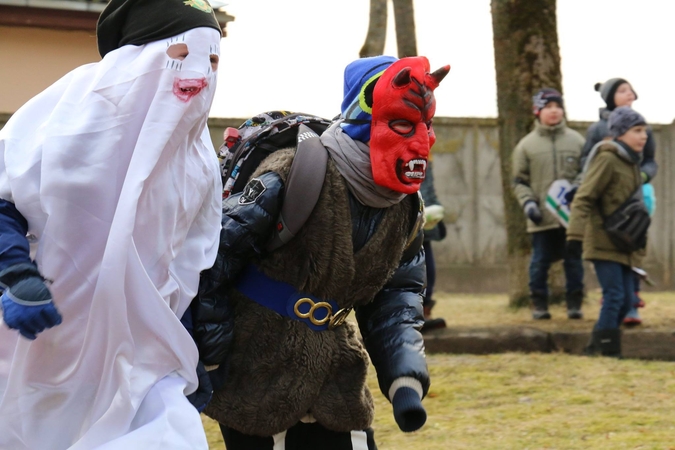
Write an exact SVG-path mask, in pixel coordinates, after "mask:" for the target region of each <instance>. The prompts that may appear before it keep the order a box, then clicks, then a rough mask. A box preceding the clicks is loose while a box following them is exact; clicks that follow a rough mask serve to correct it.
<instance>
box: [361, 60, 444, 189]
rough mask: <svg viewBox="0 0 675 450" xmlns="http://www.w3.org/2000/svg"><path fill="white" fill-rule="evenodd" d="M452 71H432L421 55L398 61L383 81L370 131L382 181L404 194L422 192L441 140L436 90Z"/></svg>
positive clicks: (375, 95)
mask: <svg viewBox="0 0 675 450" xmlns="http://www.w3.org/2000/svg"><path fill="white" fill-rule="evenodd" d="M449 71H450V66H443V67H441V68H440V69H438V70H437V71H435V72H433V73H429V61H428V60H427V58H425V57H424V56H415V57H411V58H402V59H399V60H398V61H396V62H394V63H393V64H392V65H391V66H389V68H387V70H385V71H384V73H383V74H382V76H381V77H380V79H379V80H378V81H377V84H376V85H375V89H374V91H373V109H372V111H373V112H372V125H371V131H370V161H371V164H372V170H373V179H374V181H375V183H376V184H378V185H380V186H384V187H387V188H389V189H391V190H393V191H396V192H401V193H404V194H414V193H415V192H417V191H418V190H419V187H420V184H422V181H424V177H425V176H426V167H427V160H428V158H429V149H431V146H432V145H434V142H435V141H436V135H435V134H434V131H433V128H432V127H431V120H432V118H433V117H434V113H435V112H436V100H435V98H434V92H433V91H434V89H436V88H437V87H438V84H439V83H440V82H441V80H442V79H443V78H444V77H445V76H446V75H447V74H448V72H449Z"/></svg>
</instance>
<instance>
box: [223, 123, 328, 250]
mask: <svg viewBox="0 0 675 450" xmlns="http://www.w3.org/2000/svg"><path fill="white" fill-rule="evenodd" d="M330 124H331V121H330V120H328V119H324V118H323V117H318V116H314V115H311V114H303V113H292V112H288V111H269V112H265V113H261V114H258V115H256V116H254V117H251V118H250V119H248V120H246V121H245V122H244V123H243V124H241V125H240V126H239V127H238V128H227V129H226V130H225V136H224V137H225V142H224V143H223V145H222V146H221V147H220V151H219V158H220V160H221V170H222V175H223V200H225V199H226V198H227V197H229V196H230V195H232V194H236V193H239V192H241V191H242V190H243V189H244V187H245V186H246V184H247V183H248V181H249V178H250V177H251V175H252V174H253V172H254V171H255V169H256V168H257V167H258V165H260V163H261V162H262V161H263V160H264V159H265V158H267V157H268V156H269V155H271V154H272V153H274V152H276V151H277V150H281V149H284V148H289V147H296V148H297V150H296V153H295V157H294V158H293V162H292V164H291V169H290V173H289V175H288V179H287V180H286V189H285V191H284V202H283V205H282V208H281V213H280V214H279V218H278V219H277V226H276V228H275V233H274V236H273V238H272V240H271V241H270V243H269V244H268V247H267V249H268V250H274V249H277V248H279V247H281V246H282V245H283V244H285V243H286V242H288V241H290V240H291V239H292V238H293V236H295V234H296V233H297V232H298V231H299V230H300V228H302V226H303V225H304V223H305V222H306V221H307V218H308V217H309V215H310V214H311V213H312V210H313V209H314V206H315V205H316V202H317V200H318V199H319V194H320V193H321V188H322V186H323V182H324V179H325V176H326V164H327V162H328V152H327V151H326V149H325V147H324V146H323V144H321V141H320V139H319V136H320V135H321V133H323V132H324V131H325V130H326V128H328V127H329V126H330Z"/></svg>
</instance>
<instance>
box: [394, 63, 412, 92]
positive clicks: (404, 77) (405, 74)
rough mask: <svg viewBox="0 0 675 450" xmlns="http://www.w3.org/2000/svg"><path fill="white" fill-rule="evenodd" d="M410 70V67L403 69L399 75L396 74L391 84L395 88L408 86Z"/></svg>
mask: <svg viewBox="0 0 675 450" xmlns="http://www.w3.org/2000/svg"><path fill="white" fill-rule="evenodd" d="M411 71H412V69H411V68H410V67H404V68H403V69H401V71H400V72H399V73H397V74H396V76H395V77H394V79H393V80H392V82H391V84H392V85H393V86H394V87H395V88H402V87H405V86H407V85H408V84H410V72H411Z"/></svg>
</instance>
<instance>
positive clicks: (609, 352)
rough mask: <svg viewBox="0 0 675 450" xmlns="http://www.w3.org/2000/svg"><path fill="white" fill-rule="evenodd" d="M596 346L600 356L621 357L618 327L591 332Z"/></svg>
mask: <svg viewBox="0 0 675 450" xmlns="http://www.w3.org/2000/svg"><path fill="white" fill-rule="evenodd" d="M593 339H595V341H596V343H597V346H598V347H599V348H600V354H602V356H609V357H612V358H621V330H620V329H618V328H614V329H609V330H597V331H594V332H593Z"/></svg>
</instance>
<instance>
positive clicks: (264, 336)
mask: <svg viewBox="0 0 675 450" xmlns="http://www.w3.org/2000/svg"><path fill="white" fill-rule="evenodd" d="M293 155H294V150H291V149H289V150H281V151H277V152H276V153H274V154H273V155H271V156H270V157H268V158H267V159H266V160H265V161H263V163H262V164H261V166H260V167H259V168H258V170H257V172H256V173H255V174H254V175H253V177H254V178H256V177H257V178H258V180H259V181H260V182H262V184H263V185H264V189H258V190H257V192H258V193H259V194H256V195H254V196H252V195H247V194H245V197H246V198H244V200H243V201H241V199H242V196H241V194H239V195H235V196H231V197H229V198H228V199H227V200H226V202H225V204H224V209H223V232H222V234H221V242H220V248H219V255H218V257H217V259H216V264H215V265H214V267H213V269H212V270H211V271H209V272H208V273H205V274H203V282H202V285H201V286H200V295H199V297H198V298H197V299H196V301H195V303H194V305H195V309H194V310H193V312H194V313H195V321H196V329H195V332H196V335H197V340H198V343H199V344H198V345H199V349H200V357H201V358H202V359H203V360H204V361H205V363H206V364H207V365H211V364H223V363H226V366H227V368H228V369H227V371H226V372H227V373H226V374H225V377H224V384H223V385H222V387H221V388H220V389H216V391H215V392H214V396H213V400H212V401H211V403H210V404H209V406H208V408H207V409H206V411H205V412H206V414H207V415H209V416H211V417H212V418H214V419H215V420H217V421H219V422H220V423H221V424H224V425H225V426H227V427H230V428H234V429H236V430H238V431H240V432H243V433H246V434H252V435H261V436H271V435H274V434H276V433H279V432H281V431H283V430H286V429H288V428H289V427H291V426H293V425H295V424H296V423H297V422H298V421H299V420H300V419H301V418H302V417H303V416H305V415H307V414H308V413H311V414H312V416H313V417H314V419H316V420H317V421H318V422H319V423H321V424H322V425H323V426H325V427H326V428H328V429H331V430H334V431H343V432H344V431H350V430H360V429H364V428H367V427H369V426H370V425H371V423H372V419H373V403H372V397H371V395H370V392H369V390H368V388H367V386H366V373H367V367H368V355H370V359H371V361H372V362H373V365H374V366H375V369H376V371H377V375H378V381H379V384H380V389H381V390H382V393H383V394H384V395H385V396H386V397H387V398H389V396H390V393H389V389H390V387H391V386H392V383H393V382H394V380H397V379H401V378H413V379H415V380H418V382H419V383H420V384H421V386H422V390H423V394H426V392H427V390H428V387H429V375H428V372H427V367H426V361H425V357H424V341H423V339H422V336H421V334H420V332H419V331H418V330H419V328H420V327H421V326H422V324H423V314H422V300H421V296H420V294H421V292H422V291H423V289H424V285H425V267H424V252H423V250H422V249H421V239H418V240H417V243H416V244H415V245H416V246H418V247H416V248H419V250H417V251H414V252H412V253H408V252H406V255H408V254H410V255H413V256H410V257H409V258H405V259H406V260H402V255H403V251H404V247H405V246H406V244H407V241H408V237H409V236H410V234H411V224H412V223H413V222H414V221H413V220H411V218H412V217H416V215H417V212H418V210H419V200H418V199H417V197H416V196H408V197H406V198H405V199H404V200H403V201H402V202H400V203H399V204H396V205H394V206H391V207H388V208H384V209H375V208H369V207H365V206H363V205H360V204H358V203H357V202H356V201H355V200H353V198H352V199H351V200H350V197H351V196H350V194H349V193H348V189H347V186H346V182H345V180H344V178H343V177H342V176H341V175H340V174H339V172H338V171H337V169H336V167H335V165H334V164H333V163H332V161H329V164H328V168H327V173H326V178H325V182H324V187H323V189H322V191H321V195H320V197H319V200H318V202H317V205H316V207H315V209H314V212H313V213H312V215H311V216H310V217H309V219H308V220H307V222H306V223H305V225H304V226H303V227H302V228H301V230H300V231H299V233H298V235H297V236H296V237H295V238H294V239H293V240H291V241H290V242H289V243H287V244H286V245H284V246H282V247H280V248H279V249H277V250H274V251H272V252H266V251H265V250H264V249H265V244H266V242H267V241H268V239H269V237H270V236H271V232H272V229H273V227H274V223H275V219H276V217H277V215H278V212H279V210H280V207H281V199H282V195H283V189H284V180H285V179H286V177H287V175H288V170H289V168H290V163H291V161H292V158H293ZM244 192H246V189H245V190H244ZM254 197H255V198H254ZM420 236H421V235H420ZM250 262H253V263H254V264H255V266H256V268H257V269H258V270H259V271H260V272H262V273H264V274H265V275H266V276H267V277H269V278H271V279H274V280H277V281H282V282H285V283H288V284H290V285H292V286H293V287H295V288H296V289H297V290H298V291H302V292H305V293H308V294H310V295H312V296H315V297H318V298H320V299H331V300H333V301H335V302H336V303H337V304H338V307H339V308H349V307H354V310H355V312H356V319H357V322H358V326H359V330H360V332H361V335H362V338H363V343H364V345H365V348H364V345H362V343H361V341H360V340H359V339H358V337H357V330H356V327H355V326H354V324H353V323H351V322H350V321H347V322H345V323H344V324H343V325H340V326H338V327H335V328H333V329H328V330H325V331H313V330H311V329H310V328H309V327H308V326H307V325H305V324H304V323H302V322H300V321H298V320H293V319H291V318H289V317H283V316H282V315H280V314H277V313H275V312H274V311H272V310H271V309H268V308H267V307H264V306H261V305H259V304H258V303H256V302H254V301H253V300H251V299H249V298H248V297H246V296H245V295H243V294H242V293H240V292H239V291H238V290H237V288H236V279H237V275H238V274H239V273H240V270H241V268H242V267H244V266H245V265H246V264H248V263H250ZM233 281H234V282H233ZM228 340H229V341H231V347H230V348H229V354H228V344H229V343H230V342H228ZM366 351H367V353H366Z"/></svg>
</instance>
